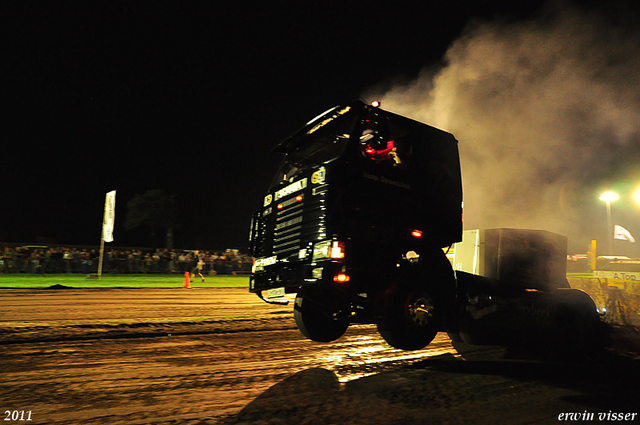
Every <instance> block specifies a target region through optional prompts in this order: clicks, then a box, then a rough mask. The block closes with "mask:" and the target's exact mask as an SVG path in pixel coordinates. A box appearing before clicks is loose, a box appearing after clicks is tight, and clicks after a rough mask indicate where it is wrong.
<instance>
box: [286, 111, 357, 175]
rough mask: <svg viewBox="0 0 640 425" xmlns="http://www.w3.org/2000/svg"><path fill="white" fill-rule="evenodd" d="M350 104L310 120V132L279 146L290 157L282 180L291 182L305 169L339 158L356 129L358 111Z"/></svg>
mask: <svg viewBox="0 0 640 425" xmlns="http://www.w3.org/2000/svg"><path fill="white" fill-rule="evenodd" d="M348 112H349V107H345V108H343V109H339V108H334V109H332V110H330V111H329V112H328V113H327V114H325V115H323V116H321V117H320V118H318V119H316V120H315V121H312V122H311V123H309V125H308V126H307V127H306V128H305V130H306V129H307V128H308V130H307V131H306V132H303V133H302V134H298V135H296V136H297V137H296V136H294V138H293V139H291V140H289V141H287V142H286V144H283V145H281V146H279V150H280V152H284V153H286V157H285V159H284V161H283V164H282V166H281V167H280V172H279V173H278V180H279V181H278V182H277V183H279V182H283V181H291V179H293V178H295V176H296V175H297V174H298V173H300V172H301V171H303V170H305V169H307V168H309V167H314V166H319V165H323V164H327V163H329V162H331V161H333V160H335V159H337V158H339V157H340V156H341V155H342V153H343V152H344V149H345V147H346V146H347V143H348V140H349V137H350V134H351V131H352V130H353V125H354V121H355V118H356V114H355V113H351V114H349V113H348Z"/></svg>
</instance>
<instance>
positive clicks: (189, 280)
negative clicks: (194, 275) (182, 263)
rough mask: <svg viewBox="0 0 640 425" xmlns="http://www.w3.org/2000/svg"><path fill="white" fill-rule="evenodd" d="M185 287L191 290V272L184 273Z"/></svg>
mask: <svg viewBox="0 0 640 425" xmlns="http://www.w3.org/2000/svg"><path fill="white" fill-rule="evenodd" d="M184 287H185V288H187V289H191V279H189V272H184Z"/></svg>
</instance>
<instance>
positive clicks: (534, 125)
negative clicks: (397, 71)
mask: <svg viewBox="0 0 640 425" xmlns="http://www.w3.org/2000/svg"><path fill="white" fill-rule="evenodd" d="M639 66H640V34H639V33H638V31H637V29H635V28H633V27H630V28H625V27H624V26H622V25H621V24H619V23H616V24H615V25H614V24H612V23H611V21H607V20H606V19H605V18H604V17H602V16H601V15H599V14H596V13H589V12H585V11H582V10H579V9H577V8H573V7H569V6H563V7H559V6H558V7H555V8H548V9H547V10H545V12H544V13H542V14H540V15H539V16H538V17H536V18H535V19H531V20H528V21H525V22H506V21H492V22H484V23H474V24H473V25H470V26H469V27H468V28H467V30H466V31H465V33H464V34H463V35H462V36H461V37H460V38H459V39H458V40H456V41H455V42H454V43H453V44H452V45H451V46H450V48H449V50H448V52H447V54H446V57H445V58H444V64H443V65H442V67H441V68H440V69H438V70H436V71H434V70H432V69H431V70H425V71H423V73H422V74H421V75H420V76H419V77H418V78H417V79H416V80H415V81H412V82H410V83H408V84H403V85H399V86H396V87H393V88H392V89H390V90H387V91H386V92H382V93H381V92H380V91H381V90H375V89H373V90H372V92H371V93H369V94H367V95H365V99H374V98H375V99H381V101H382V102H383V103H384V104H385V105H386V109H388V110H391V111H394V112H398V113H400V114H403V115H406V116H409V117H412V118H415V119H417V120H419V121H422V122H426V123H429V124H431V125H433V126H435V127H439V128H441V129H443V130H446V131H449V132H451V133H453V134H454V135H455V136H456V138H457V139H458V140H459V141H460V145H459V147H460V155H461V163H462V164H461V165H462V170H463V181H464V196H465V228H468V229H472V228H492V227H522V228H533V229H536V228H537V229H546V230H550V231H553V232H557V233H560V234H564V235H566V236H569V241H570V249H572V247H573V249H574V250H575V249H576V247H578V248H582V247H583V245H584V246H587V244H588V242H589V241H590V240H591V239H594V238H597V237H598V236H602V237H604V235H601V233H600V232H602V230H601V226H600V227H598V226H599V224H600V223H601V222H602V217H601V214H603V213H602V211H601V204H600V203H599V202H598V201H597V195H596V199H594V194H597V193H602V191H603V190H604V189H606V187H607V186H609V184H610V183H611V182H613V181H616V180H620V179H629V180H633V179H637V180H636V181H640V170H639V169H638V168H639V167H638V166H637V159H638V158H639V157H640V156H639V155H640V101H639V100H640V73H639V72H638V68H639ZM627 196H628V199H630V197H631V193H629V195H627ZM616 213H617V214H619V215H620V214H621V212H620V211H616ZM636 223H638V222H637V220H636ZM626 224H627V225H628V226H631V225H632V224H630V223H626ZM633 225H638V224H633ZM637 232H638V233H640V228H639V229H638V230H637ZM578 251H579V249H578Z"/></svg>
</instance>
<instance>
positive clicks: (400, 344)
mask: <svg viewBox="0 0 640 425" xmlns="http://www.w3.org/2000/svg"><path fill="white" fill-rule="evenodd" d="M384 297H385V299H384V300H383V302H384V304H385V307H384V310H385V311H384V317H383V319H381V320H380V321H379V322H378V332H380V335H382V338H384V340H385V341H387V343H388V344H389V345H391V346H392V347H395V348H399V349H401V350H420V349H422V348H424V347H426V346H427V345H429V343H430V342H431V341H433V338H435V336H436V334H437V333H438V324H437V315H436V313H437V310H436V306H435V303H434V301H433V297H432V296H431V295H430V294H429V292H428V291H427V290H426V288H422V287H420V286H418V285H410V286H407V287H396V288H392V289H390V290H389V291H387V292H386V294H385V295H384Z"/></svg>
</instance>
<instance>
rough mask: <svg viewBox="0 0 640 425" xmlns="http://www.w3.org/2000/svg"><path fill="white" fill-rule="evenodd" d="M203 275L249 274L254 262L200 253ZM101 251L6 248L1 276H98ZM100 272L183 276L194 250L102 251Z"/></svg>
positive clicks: (233, 252)
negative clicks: (53, 274) (33, 274)
mask: <svg viewBox="0 0 640 425" xmlns="http://www.w3.org/2000/svg"><path fill="white" fill-rule="evenodd" d="M200 257H201V259H202V261H204V268H203V273H204V274H205V275H213V274H237V273H248V272H250V271H251V265H252V262H253V259H252V258H251V257H250V256H248V255H245V254H240V253H239V252H238V250H235V249H227V250H225V251H224V252H209V251H203V252H201V253H200ZM99 260H100V250H99V249H91V248H73V247H45V246H15V247H10V246H5V247H4V248H3V249H2V254H1V257H0V273H43V274H44V273H83V274H94V273H97V271H98V267H99ZM102 261H103V264H102V273H118V274H123V273H165V274H169V273H182V274H184V272H187V271H189V272H190V271H191V270H192V269H193V267H195V264H194V261H193V251H190V250H178V251H176V250H173V249H155V250H141V249H105V251H104V255H103V260H102Z"/></svg>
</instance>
